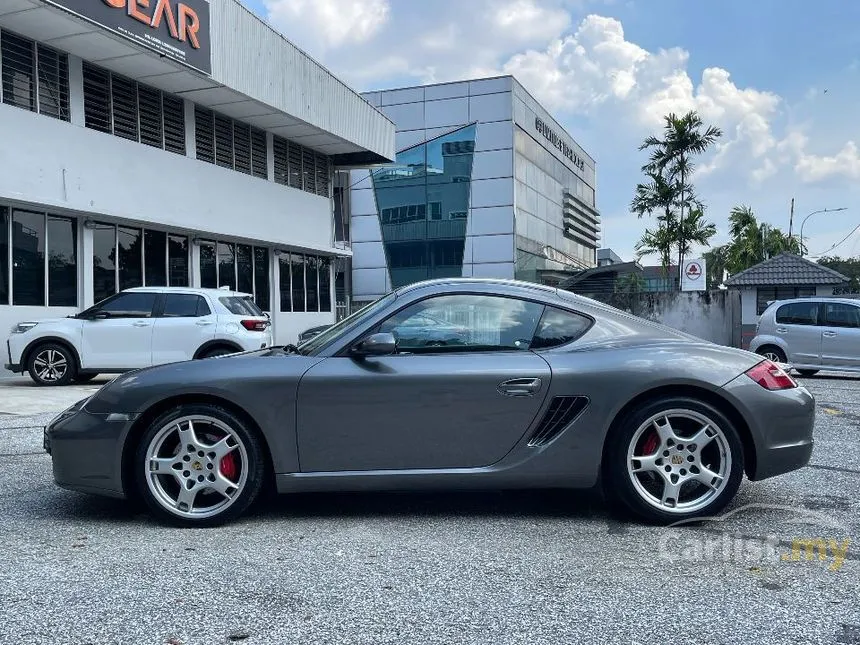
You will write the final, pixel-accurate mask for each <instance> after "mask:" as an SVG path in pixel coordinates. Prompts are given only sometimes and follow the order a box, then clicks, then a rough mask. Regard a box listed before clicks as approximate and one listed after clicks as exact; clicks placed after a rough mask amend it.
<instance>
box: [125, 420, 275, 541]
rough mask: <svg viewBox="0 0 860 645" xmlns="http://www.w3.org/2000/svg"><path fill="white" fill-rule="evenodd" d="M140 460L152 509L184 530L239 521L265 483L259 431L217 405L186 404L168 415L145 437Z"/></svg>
mask: <svg viewBox="0 0 860 645" xmlns="http://www.w3.org/2000/svg"><path fill="white" fill-rule="evenodd" d="M138 457H139V458H138V461H137V464H138V466H137V470H138V483H139V486H140V490H141V491H142V493H143V495H144V498H145V499H146V501H147V503H148V505H149V506H150V508H152V510H153V511H155V513H156V514H158V515H159V516H160V517H161V518H163V519H166V520H168V521H170V522H171V523H173V524H178V525H181V526H216V525H219V524H223V523H224V522H227V521H229V520H231V519H234V518H235V517H237V516H238V515H239V514H241V513H242V512H243V511H244V510H245V509H246V508H247V507H248V506H249V505H250V504H251V503H252V502H253V501H254V498H256V496H257V494H258V493H259V491H260V487H261V484H262V481H263V475H264V472H263V470H264V458H263V453H262V450H261V448H260V442H259V440H258V439H257V438H256V435H255V433H254V432H253V431H252V430H251V429H250V428H248V427H247V424H246V423H245V422H244V421H242V420H241V419H239V418H238V417H236V416H235V415H233V414H232V413H230V412H228V411H227V410H223V409H221V408H217V407H210V406H199V405H193V406H189V405H185V406H180V407H179V408H177V409H176V410H173V411H171V412H169V413H167V414H166V415H162V417H160V418H159V419H157V420H156V421H155V422H154V423H153V424H152V425H151V426H150V428H149V430H148V431H147V432H146V434H145V435H144V438H143V441H142V442H141V445H140V449H139V451H138Z"/></svg>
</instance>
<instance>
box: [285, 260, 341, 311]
mask: <svg viewBox="0 0 860 645" xmlns="http://www.w3.org/2000/svg"><path fill="white" fill-rule="evenodd" d="M278 268H279V271H280V277H281V311H284V312H287V311H294V312H302V311H308V312H329V311H331V260H330V259H329V258H327V257H319V256H315V255H304V254H301V253H284V254H283V255H281V256H280V258H279V267H278Z"/></svg>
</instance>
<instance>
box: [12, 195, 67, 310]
mask: <svg viewBox="0 0 860 645" xmlns="http://www.w3.org/2000/svg"><path fill="white" fill-rule="evenodd" d="M77 258H78V236H77V222H76V220H74V219H71V218H68V217H59V216H56V215H51V214H48V213H40V212H35V211H27V210H20V209H9V208H7V207H5V206H0V265H2V266H0V305H8V304H10V303H11V304H13V305H29V306H37V307H44V306H46V305H47V306H51V307H75V306H77V304H78V268H77ZM10 269H11V270H10Z"/></svg>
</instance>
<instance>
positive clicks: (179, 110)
mask: <svg viewBox="0 0 860 645" xmlns="http://www.w3.org/2000/svg"><path fill="white" fill-rule="evenodd" d="M162 105H163V109H164V149H165V150H167V151H168V152H175V153H177V154H180V155H184V154H185V104H184V103H183V101H182V99H178V98H176V97H175V96H169V95H168V94H164V95H163V96H162Z"/></svg>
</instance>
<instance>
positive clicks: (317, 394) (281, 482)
mask: <svg viewBox="0 0 860 645" xmlns="http://www.w3.org/2000/svg"><path fill="white" fill-rule="evenodd" d="M426 320H432V321H433V324H434V325H435V326H436V327H437V328H438V326H439V324H440V323H439V321H442V324H443V325H444V326H445V328H450V329H456V330H457V333H456V334H448V335H444V334H443V335H438V338H436V336H434V338H436V339H437V340H438V341H439V342H434V343H432V344H431V343H426V342H424V340H425V335H422V334H421V333H416V331H418V328H419V327H420V326H421V325H422V324H423V323H422V321H426ZM403 330H408V333H406V334H405V335H404V332H403ZM416 339H417V340H416ZM449 341H450V342H449ZM813 418H814V400H813V397H812V396H811V395H810V394H809V392H808V391H807V390H806V389H805V388H803V387H802V386H799V385H798V384H797V383H796V382H795V381H794V380H793V379H792V378H791V377H790V376H789V375H788V374H787V373H786V372H785V371H783V370H782V369H781V368H780V366H779V365H777V364H775V363H772V362H770V361H768V360H767V359H765V358H763V357H762V356H758V355H755V354H752V353H749V352H745V351H742V350H738V349H732V348H728V347H722V346H718V345H715V344H712V343H708V342H706V341H703V340H700V339H697V338H695V337H692V336H689V335H686V334H683V333H681V332H678V331H675V330H672V329H669V328H667V327H664V326H661V325H658V324H656V323H652V322H649V321H646V320H643V319H641V318H637V317H634V316H631V315H629V314H626V313H624V312H622V311H619V310H617V309H614V308H612V307H609V306H606V305H603V304H600V303H597V302H595V301H593V300H589V299H587V298H583V297H580V296H577V295H574V294H571V293H569V292H566V291H561V290H556V289H553V288H550V287H545V286H540V285H534V284H527V283H520V282H514V281H499V280H477V279H474V280H473V279H450V280H436V281H430V282H423V283H418V284H414V285H411V286H408V287H403V288H401V289H398V290H396V291H394V292H392V293H389V294H388V295H386V296H384V297H383V298H381V299H380V300H377V301H376V302H375V303H373V304H371V305H368V306H367V307H365V308H364V309H362V310H360V311H358V312H356V313H354V314H353V315H352V316H350V317H348V318H346V319H344V320H342V321H341V322H339V323H338V324H336V325H334V326H332V327H331V328H329V329H327V330H325V331H323V332H322V333H320V334H319V335H317V336H315V337H314V338H313V339H311V340H310V341H308V342H306V343H304V344H302V345H300V346H299V347H294V346H278V347H269V348H265V349H261V350H257V351H250V352H245V353H241V354H234V355H230V356H223V357H217V358H211V359H206V360H198V361H188V362H182V363H174V364H170V365H162V366H158V367H151V368H146V369H141V370H137V371H134V372H129V373H127V374H123V375H121V376H119V377H118V378H116V379H115V380H113V381H111V382H110V383H108V384H107V385H105V386H104V387H102V388H101V389H100V390H99V391H98V392H96V393H95V394H94V395H93V396H91V397H90V398H88V399H86V400H83V401H80V402H78V403H77V404H75V405H74V406H72V407H71V408H69V409H68V410H66V411H64V412H63V413H62V414H60V415H59V416H58V417H57V418H55V419H54V420H53V421H51V422H50V423H49V424H48V425H47V426H46V428H45V437H44V442H45V449H46V450H47V451H48V452H49V453H50V454H51V455H52V462H53V471H54V478H55V480H56V482H57V483H58V484H59V485H60V486H63V487H66V488H70V489H73V490H78V491H84V492H89V493H96V494H100V495H110V496H114V497H121V498H127V497H134V498H143V500H144V501H145V502H146V504H147V505H148V506H149V508H150V509H151V510H152V512H153V513H154V514H156V515H157V516H159V517H160V518H162V519H164V520H167V521H170V522H173V523H176V524H180V525H185V526H212V525H216V524H221V523H224V522H226V521H229V520H232V519H235V518H236V517H238V516H239V515H240V514H241V513H242V512H243V511H245V510H246V509H247V508H248V506H249V505H250V504H252V503H253V502H254V501H255V499H256V498H258V496H259V494H260V492H261V490H263V488H264V487H267V486H269V487H274V488H276V489H277V491H278V492H280V493H291V492H299V491H342V490H383V489H388V490H391V489H399V490H414V489H476V488H484V489H493V488H541V487H552V488H590V487H594V486H595V485H597V484H598V483H600V484H601V485H602V486H603V487H604V489H605V490H606V492H607V493H608V496H609V497H610V498H611V499H613V500H614V501H615V502H616V503H618V504H619V505H620V506H621V507H622V508H623V509H626V510H627V511H629V512H632V513H633V514H635V515H637V516H639V517H640V518H642V519H644V520H646V521H656V522H664V523H669V522H677V521H679V520H683V519H691V518H695V517H699V516H708V515H714V514H715V513H716V512H718V511H719V510H720V509H721V508H722V507H724V506H725V505H726V504H727V503H728V502H729V501H730V500H731V499H732V498H733V496H734V495H735V493H736V492H737V490H738V487H739V485H740V483H741V479H742V478H743V476H744V474H746V476H747V477H748V478H750V479H752V480H760V479H764V478H768V477H773V476H775V475H779V474H781V473H785V472H788V471H791V470H794V469H797V468H800V467H802V466H804V465H805V464H806V463H807V462H808V460H809V458H810V454H811V452H812V444H813V439H812V430H813Z"/></svg>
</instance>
